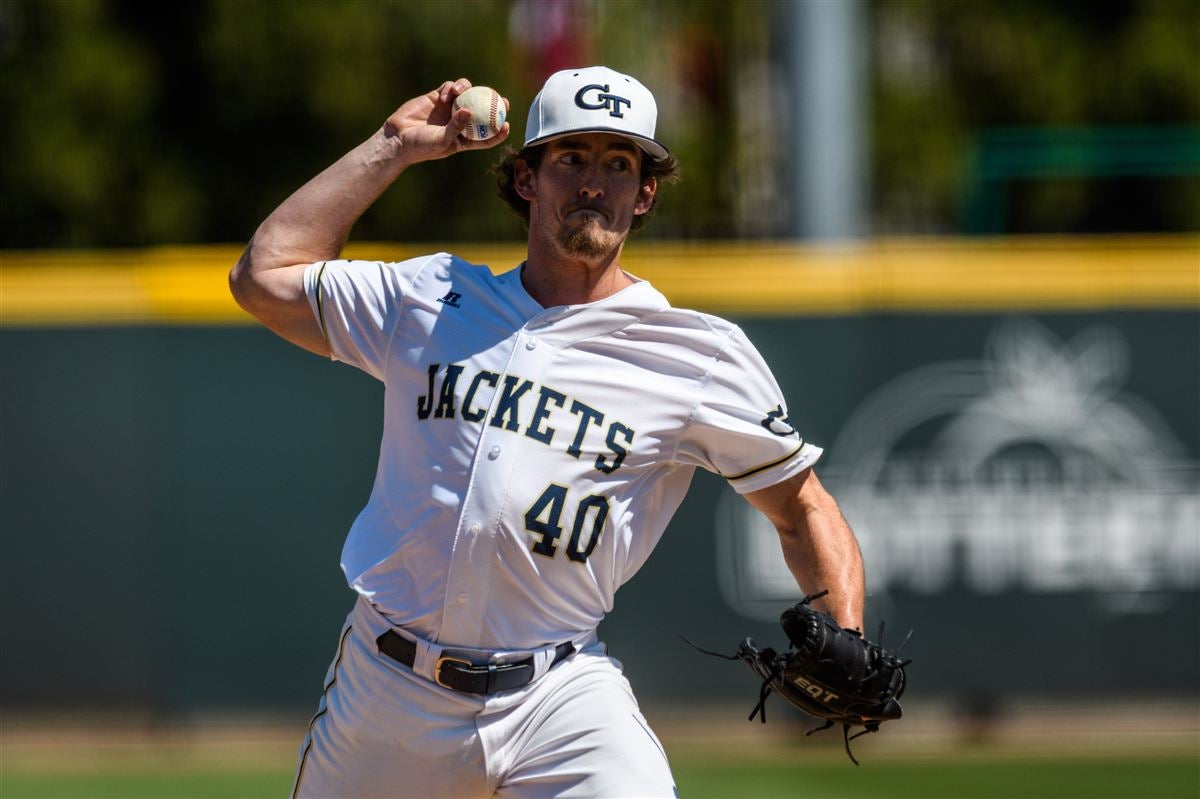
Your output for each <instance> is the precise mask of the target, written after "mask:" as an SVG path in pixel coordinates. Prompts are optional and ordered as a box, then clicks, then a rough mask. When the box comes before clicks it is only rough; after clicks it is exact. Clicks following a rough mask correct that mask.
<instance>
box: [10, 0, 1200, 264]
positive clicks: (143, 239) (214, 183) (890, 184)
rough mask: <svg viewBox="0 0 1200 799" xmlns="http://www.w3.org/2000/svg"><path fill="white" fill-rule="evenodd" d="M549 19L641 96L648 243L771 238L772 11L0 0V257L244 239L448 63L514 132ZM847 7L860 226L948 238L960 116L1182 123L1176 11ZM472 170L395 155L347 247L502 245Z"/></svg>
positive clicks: (1080, 188)
mask: <svg viewBox="0 0 1200 799" xmlns="http://www.w3.org/2000/svg"><path fill="white" fill-rule="evenodd" d="M556 11H557V12H562V11H565V13H567V14H568V15H569V16H570V18H571V19H572V20H573V24H574V25H575V30H576V32H577V36H578V47H577V49H576V53H577V55H578V57H579V58H580V59H583V58H587V59H588V60H590V61H591V62H593V63H595V62H604V63H608V64H610V65H612V66H615V67H617V68H619V69H623V70H625V71H629V72H632V73H635V74H638V75H639V76H640V77H643V79H644V80H645V81H646V82H647V83H648V84H649V85H651V86H652V87H653V88H655V90H656V92H657V93H658V94H659V96H660V107H661V110H662V118H661V121H660V132H661V136H662V137H663V138H664V139H665V140H667V141H668V142H669V143H670V144H671V146H672V149H673V150H675V151H676V152H677V154H678V155H679V156H680V158H681V161H682V163H683V165H684V183H683V184H682V185H681V186H678V187H674V188H673V190H672V191H671V193H670V195H669V197H668V199H667V200H666V201H665V203H664V206H663V209H662V211H661V212H660V214H659V216H658V218H657V219H656V220H655V223H654V224H653V225H651V226H649V228H648V229H647V234H648V235H650V236H653V237H664V238H696V237H701V238H702V237H737V236H743V237H752V236H776V235H780V234H781V232H782V228H781V227H780V226H779V223H778V221H777V220H774V221H773V218H772V219H766V220H765V221H764V210H763V209H764V208H767V209H769V208H771V207H773V206H777V205H778V204H779V203H780V202H786V198H784V197H774V196H768V197H767V198H766V199H765V201H763V202H760V203H759V204H758V205H755V204H753V203H750V204H747V202H746V198H747V197H750V196H753V195H754V193H755V192H756V191H758V192H762V191H763V190H764V184H763V181H764V174H765V176H766V177H770V176H771V174H772V172H786V171H787V169H789V167H790V159H789V158H788V157H787V154H786V153H778V154H773V155H772V158H773V159H774V163H768V164H767V165H766V166H765V170H766V171H765V173H764V167H763V166H761V165H760V166H759V167H758V170H757V171H755V170H754V169H749V168H746V166H745V165H746V164H747V163H749V162H752V161H753V160H754V159H755V158H756V157H759V156H761V155H762V153H764V152H766V153H771V152H772V151H771V150H770V149H769V148H770V145H771V133H770V130H771V120H772V119H773V118H774V116H773V115H777V114H778V109H774V110H773V109H771V108H769V106H770V105H772V103H770V102H766V101H764V102H757V100H755V101H754V102H751V103H749V104H748V103H747V102H746V98H747V96H750V97H754V98H756V97H757V96H758V95H756V94H749V95H748V94H747V92H754V91H755V89H756V87H755V86H754V84H756V83H758V82H761V81H764V80H765V81H767V82H771V83H781V82H785V81H786V71H785V70H784V69H783V68H782V66H781V65H782V64H783V63H784V62H785V61H786V54H787V50H788V47H789V43H788V42H787V41H786V36H785V34H784V31H785V30H786V28H787V26H786V25H785V24H783V23H782V20H783V19H784V18H785V16H786V14H787V12H788V11H789V8H788V5H787V2H785V1H784V0H780V1H779V2H761V1H752V0H729V1H728V2H707V1H702V0H694V1H690V2H689V1H688V0H657V2H653V3H642V2H632V1H627V0H563V1H562V2H552V0H528V2H526V3H525V4H523V5H522V4H520V3H518V0H459V2H450V1H449V0H447V1H445V2H443V1H442V0H411V1H409V2H402V1H399V0H396V1H387V0H292V1H291V2H283V1H282V0H193V1H192V2H186V3H181V4H166V3H149V2H135V1H134V0H0V102H2V103H3V107H4V109H5V120H4V123H3V125H2V126H0V152H3V159H0V185H2V186H3V191H4V203H3V205H2V206H0V246H4V247H51V246H53V247H122V246H144V245H152V244H160V243H168V242H171V243H179V242H209V241H222V242H225V241H242V240H245V239H247V238H248V237H249V236H250V234H251V233H252V232H253V229H254V227H255V226H256V225H257V223H258V221H259V220H261V219H262V217H263V216H265V215H266V214H267V213H268V212H269V211H270V210H271V208H273V207H274V206H275V205H276V204H277V203H278V202H279V201H281V200H282V199H283V198H284V197H285V196H286V195H287V194H288V193H290V192H291V191H292V190H294V189H295V188H296V187H297V186H299V185H300V184H301V183H302V182H303V181H304V180H305V179H307V178H308V177H310V176H311V175H313V174H315V173H316V172H317V171H319V170H320V169H321V168H322V167H323V166H325V165H326V164H328V163H329V162H331V161H332V160H334V159H335V158H337V157H338V156H339V155H340V154H341V153H343V152H345V151H346V150H348V149H349V148H350V147H352V146H353V145H354V144H356V143H357V142H359V141H361V140H362V139H364V138H365V137H366V136H368V135H369V134H370V133H371V132H372V131H373V130H375V129H376V128H377V127H378V125H380V124H381V123H382V120H383V119H384V118H385V117H386V115H387V114H388V113H389V112H390V111H391V110H392V109H393V108H394V107H396V106H397V105H398V104H399V103H401V102H403V101H404V100H406V99H407V98H409V97H410V96H413V95H415V94H417V93H420V92H423V91H426V90H428V89H430V88H432V87H433V86H435V85H437V84H438V83H439V82H440V81H441V80H444V79H447V78H452V77H457V76H459V75H465V76H468V77H470V78H471V79H473V80H474V81H475V82H477V83H488V84H492V85H495V86H497V87H499V88H501V89H502V91H504V92H505V93H506V94H507V95H508V96H509V97H510V99H511V100H512V102H513V107H514V113H513V117H514V120H513V121H514V131H515V133H516V134H517V135H519V134H520V132H521V131H522V130H523V128H524V113H525V109H526V108H527V107H528V103H529V101H530V99H531V98H532V95H533V94H534V92H535V91H536V89H537V87H538V85H539V84H540V81H541V78H542V75H541V74H540V72H539V69H538V63H537V59H536V54H535V53H534V52H533V49H532V48H531V46H530V45H529V44H528V43H527V42H526V43H524V44H523V43H522V38H523V36H527V35H528V33H529V30H530V29H531V25H532V24H533V22H535V21H537V20H540V19H544V18H548V17H547V16H546V15H549V14H551V13H552V12H556ZM865 14H866V20H867V24H866V32H867V35H868V36H869V38H870V47H869V52H870V60H871V69H870V75H871V79H870V87H869V98H870V102H869V122H870V141H871V145H870V159H871V165H872V167H871V183H872V191H871V198H872V199H871V208H870V213H871V219H872V227H873V229H874V230H875V231H876V232H879V233H909V232H922V233H924V232H954V231H955V230H956V227H957V225H958V224H959V222H958V220H959V217H960V211H961V207H960V206H961V196H962V190H963V180H964V174H965V169H966V161H967V159H968V157H969V154H970V149H971V146H972V143H973V142H974V140H975V138H976V137H977V136H978V134H979V133H980V132H981V131H983V130H986V129H989V128H995V127H1008V126H1035V127H1041V126H1073V127H1074V126H1109V125H1121V126H1173V127H1177V126H1195V125H1197V124H1198V123H1200V63H1198V61H1200V55H1198V53H1200V3H1197V2H1194V0H1090V1H1087V2H1084V1H1083V0H1057V2H1045V1H1044V0H972V2H958V1H957V0H873V1H872V2H867V3H866V4H865ZM758 88H761V87H758ZM766 96H768V97H769V96H772V95H766ZM773 96H774V97H776V98H778V97H780V96H783V97H784V98H786V96H787V94H786V86H784V87H783V90H782V95H781V94H780V93H779V92H778V91H777V92H776V93H775V94H774V95H773ZM748 105H749V106H750V110H749V111H748V110H747V106H748ZM755 109H757V111H755ZM748 113H750V114H755V113H757V114H760V115H761V117H762V120H763V124H762V125H758V126H755V125H747V124H746V117H747V114H748ZM490 160H491V159H489V158H488V157H485V156H474V157H462V158H456V159H450V160H448V161H444V162H439V163H436V164H429V165H424V166H423V167H422V168H421V169H420V170H419V171H417V170H414V172H413V173H411V174H409V175H406V176H405V178H404V179H403V180H402V181H400V182H399V183H398V184H397V185H396V186H395V187H394V188H393V189H392V190H390V191H389V192H388V194H387V195H386V196H385V197H384V198H383V200H382V201H381V202H380V203H379V204H378V205H377V206H376V207H375V208H373V209H372V210H371V211H370V212H369V213H368V214H367V215H366V216H365V217H364V219H363V220H362V222H361V223H360V225H359V227H358V228H357V229H356V233H355V235H356V237H358V238H362V239H421V240H431V239H437V240H487V239H517V238H521V237H522V231H521V227H520V224H519V223H518V222H517V221H516V220H515V219H514V218H513V217H511V216H510V215H509V214H508V212H507V211H506V210H505V209H504V208H503V207H502V206H501V205H500V204H499V203H497V202H495V201H494V199H493V198H492V196H491V191H490V178H487V177H485V176H484V174H483V173H485V172H487V170H488V167H489V165H490ZM768 189H769V191H768V193H769V194H772V195H773V194H775V193H777V186H775V185H774V184H771V186H770V187H768ZM1020 200H1021V211H1020V213H1019V214H1017V215H1016V216H1015V218H1014V222H1015V224H1016V226H1017V230H1018V231H1020V230H1026V231H1062V232H1087V231H1095V230H1135V231H1136V230H1153V231H1162V230H1195V229H1197V228H1200V179H1198V178H1197V176H1195V175H1190V176H1189V175H1182V176H1179V177H1174V178H1166V179H1161V180H1154V181H1133V182H1130V181H1124V182H1121V181H1117V182H1113V181H1109V182H1107V183H1106V182H1098V181H1094V180H1083V179H1078V180H1060V181H1052V182H1043V183H1041V184H1038V185H1034V186H1032V187H1027V188H1026V189H1024V190H1023V193H1022V194H1021V195H1020Z"/></svg>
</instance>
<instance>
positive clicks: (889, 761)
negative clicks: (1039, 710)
mask: <svg viewBox="0 0 1200 799" xmlns="http://www.w3.org/2000/svg"><path fill="white" fill-rule="evenodd" d="M674 770H675V776H676V779H677V780H678V784H679V794H680V796H681V797H685V798H687V799H803V798H804V797H814V798H816V797H820V799H859V798H860V797H861V799H1077V798H1078V799H1196V797H1198V796H1200V760H1198V759H1197V758H1195V757H1187V756H1175V757H1163V758H1149V757H1144V756H1124V757H1095V756H1093V757H1076V758H1065V757H1064V758H1053V757H1036V758H1031V757H1018V756H1013V755H997V756H994V757H987V756H981V755H972V756H971V757H970V758H969V759H958V760H956V759H954V758H953V757H951V756H947V757H946V758H945V759H940V760H926V759H922V760H913V761H905V760H903V759H897V758H895V757H889V758H886V759H882V758H881V759H877V760H876V761H875V762H871V761H870V760H867V761H866V762H864V763H863V765H862V766H861V767H859V768H855V767H854V766H853V765H851V764H850V763H849V762H847V761H840V760H836V759H830V758H821V759H819V760H815V761H814V760H813V759H811V758H798V759H797V761H796V762H793V763H781V762H777V761H772V760H769V759H762V760H760V759H759V758H756V759H755V761H754V762H753V763H746V762H738V761H737V760H735V759H732V758H724V757H722V758H712V757H709V758H705V759H692V758H689V757H687V756H683V757H677V758H676V760H675V763H674ZM72 771H74V772H75V773H72V774H55V773H53V770H49V769H48V770H47V771H46V772H45V773H34V772H21V773H11V772H12V770H11V769H6V770H5V773H4V774H2V775H0V797H3V799H110V798H113V799H115V798H116V797H121V798H122V799H152V798H153V799H217V798H218V797H220V798H221V799H234V798H235V797H238V798H239V799H259V798H260V797H264V798H265V797H286V796H287V792H288V790H290V788H291V781H292V774H291V770H290V767H289V768H288V769H287V770H286V771H246V770H243V771H240V772H238V771H228V772H225V771H223V770H221V769H220V768H219V767H214V768H213V769H211V770H209V771H195V770H190V769H189V770H187V771H181V772H176V773H171V772H170V771H169V770H167V771H164V769H163V768H162V767H161V766H156V767H152V768H148V769H145V770H142V771H140V772H139V771H138V770H137V769H136V768H134V767H131V768H129V769H127V770H126V771H123V772H114V771H113V769H112V768H111V767H106V766H98V767H97V768H96V769H94V770H92V771H88V770H80V769H79V768H78V767H77V766H76V767H73V768H72Z"/></svg>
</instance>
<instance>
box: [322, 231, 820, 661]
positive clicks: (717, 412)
mask: <svg viewBox="0 0 1200 799" xmlns="http://www.w3.org/2000/svg"><path fill="white" fill-rule="evenodd" d="M305 287H306V291H307V293H308V296H309V299H310V302H311V304H312V308H313V312H314V313H315V314H316V315H317V318H318V320H319V321H320V323H321V326H322V328H323V330H324V331H325V334H326V336H327V338H328V341H329V345H330V348H331V350H332V353H333V357H334V359H336V360H340V361H344V362H346V363H349V364H352V365H354V366H357V367H358V368H360V369H362V370H364V371H366V372H367V373H369V374H371V375H374V376H375V377H376V378H378V379H379V380H381V381H383V382H384V384H385V387H386V391H385V399H384V424H383V441H382V445H381V447H380V454H379V468H378V472H377V474H376V478H375V484H374V487H373V489H372V492H371V497H370V500H369V501H368V502H367V505H366V507H365V508H364V509H363V511H362V513H361V514H359V516H358V518H357V519H356V520H355V522H354V524H353V526H352V527H351V529H350V533H349V536H348V537H347V540H346V543H345V547H344V549H343V553H342V569H343V570H344V571H345V574H346V578H347V580H348V582H349V583H350V585H351V586H352V587H353V588H354V589H355V590H356V591H358V592H359V593H360V594H361V595H363V596H364V597H366V598H367V599H369V600H370V601H371V602H372V603H374V605H375V606H376V607H377V608H378V609H379V610H380V611H381V612H382V613H383V614H384V615H385V616H386V617H387V619H388V620H389V621H390V622H392V623H394V624H396V625H398V626H402V627H404V628H406V629H408V630H409V631H410V632H412V633H413V634H414V635H417V636H420V637H422V638H425V639H427V640H430V641H435V642H439V643H441V644H443V645H452V646H463V647H473V648H482V649H510V650H512V649H534V648H537V647H541V646H544V645H546V644H552V643H555V642H560V641H569V640H578V639H580V638H581V637H583V636H584V635H586V634H588V633H590V632H591V631H594V629H595V628H596V626H597V625H598V624H599V622H600V620H601V619H602V618H603V617H604V615H605V613H607V612H608V611H609V610H611V609H612V607H613V596H614V594H615V592H616V590H617V588H618V587H619V586H620V585H621V584H623V583H624V582H625V581H627V580H629V579H630V578H631V577H632V576H633V575H634V573H635V572H637V570H638V569H639V568H640V567H641V566H642V564H643V563H644V562H645V561H646V558H647V557H648V556H649V555H650V552H651V551H652V550H653V549H654V547H655V545H656V544H657V543H658V541H659V539H660V537H661V536H662V533H663V531H664V529H665V528H666V526H667V523H668V521H669V520H670V518H671V516H672V515H673V514H674V512H675V510H676V509H677V508H678V506H679V504H680V502H681V501H682V500H683V497H684V494H685V493H686V491H687V488H688V484H689V483H690V481H691V478H692V474H693V472H694V470H695V468H696V467H697V466H699V467H702V468H704V469H708V470H711V471H713V472H716V473H717V474H720V475H723V476H724V477H725V478H726V479H727V480H728V481H729V483H730V484H731V485H732V486H733V488H734V489H735V490H737V491H738V492H741V493H745V492H749V491H754V490H757V489H760V488H765V487H767V486H769V485H773V484H775V483H777V482H779V481H781V480H784V479H786V478H788V477H790V476H792V475H795V474H797V473H799V472H800V471H802V470H803V469H805V468H807V467H809V466H811V465H812V464H813V463H814V462H815V461H816V460H817V458H818V457H819V455H820V453H821V450H820V449H819V448H817V447H815V446H812V445H811V444H807V443H805V442H804V440H803V439H802V438H801V437H800V436H799V434H798V433H797V432H796V430H795V429H794V428H793V427H792V426H791V424H790V422H789V421H788V414H787V410H786V405H785V404H784V401H783V397H782V395H781V392H780V390H779V387H778V385H777V384H776V382H775V380H774V378H773V377H772V375H771V373H770V370H769V369H768V368H767V366H766V364H765V363H764V362H763V360H762V358H761V356H760V355H759V354H758V352H757V351H756V350H755V349H754V347H753V345H751V343H750V342H749V341H748V340H747V339H746V337H745V335H744V334H743V333H742V331H741V330H740V329H739V328H738V327H737V326H735V325H733V324H731V323H729V322H727V321H725V320H723V319H720V318H717V317H714V316H710V315H707V314H702V313H697V312H695V311H688V310H680V309H676V308H672V307H671V306H670V304H669V303H668V302H667V300H666V299H665V298H664V297H663V296H662V294H660V293H659V292H658V291H656V290H655V289H654V288H653V287H652V286H651V285H650V284H649V283H647V282H645V281H638V282H636V283H635V284H634V285H632V286H630V287H628V288H626V289H624V290H622V291H620V292H618V293H617V294H614V295H612V296H610V297H607V298H605V299H603V300H599V301H597V302H593V303H588V304H584V305H571V306H558V307H552V308H543V307H542V306H541V305H539V304H538V303H537V301H535V300H534V299H533V298H532V297H530V296H529V294H528V293H527V292H526V291H525V289H524V287H523V286H522V283H521V269H520V268H518V269H513V270H512V271H509V272H506V273H504V274H501V275H493V273H492V272H491V271H490V270H489V269H488V268H486V267H483V266H476V265H471V264H468V263H466V262H465V261H463V260H461V259H459V258H457V257H455V256H452V255H450V254H447V253H438V254H435V255H431V256H427V257H421V258H416V259H412V260H409V261H405V262H402V263H381V262H365V261H329V262H321V263H316V264H313V265H311V266H309V268H308V269H307V271H306V274H305ZM336 412H337V413H339V414H341V413H346V412H348V409H345V408H339V409H336Z"/></svg>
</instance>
